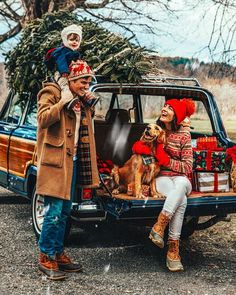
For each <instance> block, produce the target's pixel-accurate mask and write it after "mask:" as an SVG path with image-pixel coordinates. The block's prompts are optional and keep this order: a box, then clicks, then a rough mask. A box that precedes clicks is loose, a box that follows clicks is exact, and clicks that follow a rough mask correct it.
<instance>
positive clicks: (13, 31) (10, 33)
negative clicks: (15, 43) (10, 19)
mask: <svg viewBox="0 0 236 295" xmlns="http://www.w3.org/2000/svg"><path fill="white" fill-rule="evenodd" d="M21 29H22V27H21V24H20V23H18V24H17V25H16V26H15V27H14V28H12V29H11V30H9V31H8V32H7V33H5V34H2V35H0V43H2V42H4V41H6V40H9V39H10V38H12V37H15V36H16V35H17V34H18V33H19V32H20V31H21Z"/></svg>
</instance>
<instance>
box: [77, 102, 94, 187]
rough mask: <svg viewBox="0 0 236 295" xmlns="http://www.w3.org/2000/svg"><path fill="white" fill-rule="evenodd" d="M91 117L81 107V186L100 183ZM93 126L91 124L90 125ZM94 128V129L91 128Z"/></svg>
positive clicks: (79, 166)
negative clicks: (90, 122)
mask: <svg viewBox="0 0 236 295" xmlns="http://www.w3.org/2000/svg"><path fill="white" fill-rule="evenodd" d="M90 120H91V117H90V118H89V117H88V116H86V111H85V109H82V108H81V124H80V129H79V139H78V148H77V156H78V162H77V163H78V165H77V176H78V182H77V183H78V185H79V186H80V187H86V188H89V187H96V186H98V184H99V177H98V170H97V161H96V150H95V143H94V138H93V134H89V133H93V132H92V131H90V132H89V122H88V121H90ZM90 127H91V126H90ZM90 130H92V129H90ZM91 151H92V154H91Z"/></svg>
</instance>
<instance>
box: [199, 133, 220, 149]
mask: <svg viewBox="0 0 236 295" xmlns="http://www.w3.org/2000/svg"><path fill="white" fill-rule="evenodd" d="M197 149H198V150H215V149H217V138H216V137H215V136H209V137H199V138H197Z"/></svg>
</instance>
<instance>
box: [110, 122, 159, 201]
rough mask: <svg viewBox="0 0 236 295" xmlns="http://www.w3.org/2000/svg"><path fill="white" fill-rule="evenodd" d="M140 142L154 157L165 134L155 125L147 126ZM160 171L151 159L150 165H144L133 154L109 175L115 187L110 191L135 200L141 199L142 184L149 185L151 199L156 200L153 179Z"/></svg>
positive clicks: (136, 155)
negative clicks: (143, 143) (132, 196)
mask: <svg viewBox="0 0 236 295" xmlns="http://www.w3.org/2000/svg"><path fill="white" fill-rule="evenodd" d="M140 141H143V142H145V145H147V146H149V147H150V148H151V151H152V154H153V155H154V153H155V149H156V145H157V143H158V142H165V132H164V130H162V128H161V127H160V126H158V125H156V124H149V125H148V126H147V127H146V128H145V130H144V132H143V134H142V136H141V138H140ZM159 171H160V166H159V165H158V163H157V161H156V160H155V158H154V157H153V159H151V161H150V163H148V164H144V161H143V157H142V155H139V154H134V155H132V157H131V158H130V159H129V160H128V161H127V162H126V163H125V164H124V166H122V167H118V166H115V167H114V168H113V169H112V172H111V175H112V177H113V179H114V182H115V184H116V186H117V188H116V189H114V190H113V191H112V193H114V194H119V193H127V194H128V195H134V196H135V197H136V198H142V197H143V196H142V184H148V185H150V191H151V197H154V198H158V197H159V196H160V194H159V193H158V192H157V190H156V182H155V178H156V176H157V174H158V173H159Z"/></svg>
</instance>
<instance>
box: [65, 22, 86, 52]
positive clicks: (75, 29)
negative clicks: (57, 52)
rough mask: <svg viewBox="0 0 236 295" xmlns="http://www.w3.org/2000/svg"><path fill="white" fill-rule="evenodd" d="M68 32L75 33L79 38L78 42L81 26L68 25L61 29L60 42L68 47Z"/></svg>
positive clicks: (80, 36)
mask: <svg viewBox="0 0 236 295" xmlns="http://www.w3.org/2000/svg"><path fill="white" fill-rule="evenodd" d="M70 34H77V35H78V36H79V38H80V43H81V40H82V27H81V26H78V25H70V26H68V27H65V28H64V29H63V30H62V31H61V38H62V42H63V44H64V45H65V46H66V47H68V40H67V38H68V35H70Z"/></svg>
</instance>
